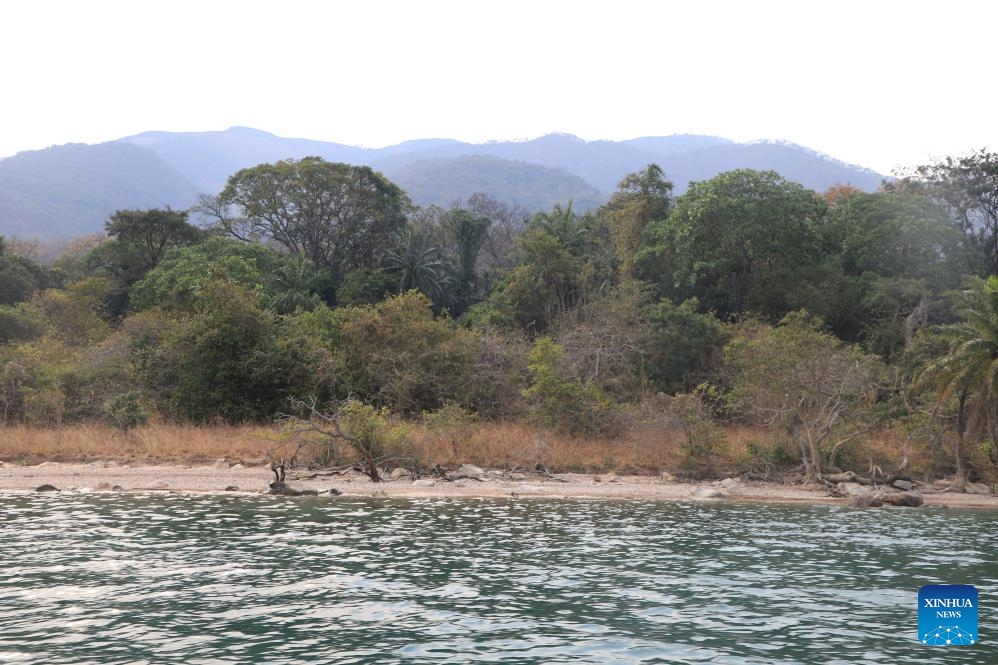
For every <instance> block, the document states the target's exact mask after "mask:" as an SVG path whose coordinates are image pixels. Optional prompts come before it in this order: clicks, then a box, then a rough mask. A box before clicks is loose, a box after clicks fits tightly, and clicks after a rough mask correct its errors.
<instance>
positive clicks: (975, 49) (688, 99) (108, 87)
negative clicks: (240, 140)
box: [0, 0, 998, 173]
mask: <svg viewBox="0 0 998 665" xmlns="http://www.w3.org/2000/svg"><path fill="white" fill-rule="evenodd" d="M7 14H8V16H7V18H8V20H7V21H6V22H5V27H6V30H4V31H3V33H4V34H3V37H4V38H3V39H0V56H2V57H3V58H4V60H5V61H6V62H8V63H17V66H16V67H10V68H9V70H8V72H6V75H5V81H4V91H5V99H6V100H7V105H6V106H5V108H4V111H3V119H4V121H5V122H4V126H5V128H6V130H7V131H6V132H4V133H3V135H2V136H0V157H7V156H11V155H13V154H15V153H17V152H21V151H25V150H35V149H42V148H45V147H48V146H51V145H60V144H64V143H71V142H72V143H99V142H103V141H108V140H113V139H117V138H121V137H125V136H129V135H134V134H138V133H141V132H145V131H174V132H186V131H212V130H220V129H224V128H228V127H232V126H245V127H255V128H260V129H262V130H265V131H267V132H270V133H273V134H275V135H277V136H282V137H303V138H310V139H313V140H321V141H330V142H335V143H342V144H346V145H354V146H363V147H370V148H377V147H383V146H388V145H394V144H397V143H399V142H401V141H403V140H411V139H418V138H426V137H442V138H453V139H456V140H460V141H465V142H469V143H482V142H487V141H507V140H529V139H530V138H535V137H538V136H543V135H545V134H549V133H552V132H560V133H568V134H573V135H575V136H578V137H580V138H582V139H585V140H590V141H591V140H601V139H606V140H614V141H620V140H626V139H630V138H636V137H642V136H668V135H671V134H699V135H709V136H720V137H724V138H728V139H731V140H733V141H737V142H749V141H757V140H776V141H787V142H791V143H796V144H799V145H802V146H806V147H808V148H811V149H813V150H815V151H817V152H820V153H823V154H826V155H829V156H832V157H834V158H836V159H839V160H841V161H844V162H847V163H850V164H856V165H860V166H864V167H867V168H870V169H873V170H876V171H879V172H881V173H890V172H891V171H893V170H894V169H895V168H897V167H899V166H908V165H914V164H920V163H924V162H926V161H929V160H931V159H934V158H939V157H943V156H946V155H953V154H962V153H965V152H967V151H970V150H974V149H980V148H991V149H994V148H996V147H998V125H996V124H995V123H994V122H993V120H992V111H991V109H993V108H994V106H995V104H994V101H995V97H998V92H995V91H993V90H992V89H991V88H990V87H988V86H986V85H984V86H982V85H981V82H982V81H986V80H988V76H989V74H990V72H989V68H990V66H989V63H990V62H991V60H992V57H991V55H992V54H991V52H990V51H991V48H990V43H991V39H990V37H991V35H990V31H991V26H992V25H994V23H995V19H998V6H994V5H987V4H980V3H975V4H972V3H970V2H965V1H962V0H956V1H955V2H951V3H947V5H946V6H945V8H942V9H941V8H940V7H939V5H938V4H937V3H932V4H929V3H910V2H904V3H902V2H893V1H885V2H881V3H874V4H869V3H860V2H856V1H851V0H845V1H843V2H836V3H834V4H832V3H810V4H807V5H800V4H799V3H791V2H779V1H775V0H772V1H769V2H760V3H752V4H751V5H746V4H744V3H737V2H725V1H716V2H703V3H697V4H696V5H695V6H688V5H673V4H666V3H662V4H658V5H648V4H646V3H639V2H636V1H624V2H621V3H616V4H614V5H613V7H610V6H608V5H579V4H577V3H568V2H558V1H552V2H546V3H529V2H522V1H516V0H514V1H512V2H504V3H501V4H500V3H488V2H482V3H462V2H455V1H450V0H437V1H433V0H427V1H426V2H421V3H418V4H416V3H405V2H395V1H391V0H383V1H381V2H369V3H364V4H363V5H355V4H351V5H344V4H329V5H326V4H315V3H309V2H304V1H295V0H290V1H289V2H286V3H282V5H281V6H280V7H275V6H274V5H273V4H272V3H263V2H240V3H235V2H222V1H220V2H213V3H194V2H190V1H188V0H178V1H177V2H171V3H169V4H167V3H162V2H155V1H154V2H149V3H141V4H136V3H128V2H120V1H116V0H95V2H93V3H86V4H79V3H71V2H65V1H60V0H49V1H44V0H42V1H40V2H37V3H31V4H24V3H18V4H15V5H12V6H11V7H9V8H8V9H7Z"/></svg>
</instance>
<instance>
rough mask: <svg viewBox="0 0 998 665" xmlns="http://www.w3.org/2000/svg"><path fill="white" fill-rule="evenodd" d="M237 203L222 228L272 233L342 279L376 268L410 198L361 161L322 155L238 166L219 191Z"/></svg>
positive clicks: (227, 202) (255, 236)
mask: <svg viewBox="0 0 998 665" xmlns="http://www.w3.org/2000/svg"><path fill="white" fill-rule="evenodd" d="M219 203H220V204H221V206H222V207H221V208H218V209H217V210H216V212H217V214H220V215H221V214H222V210H223V209H224V207H225V206H236V207H237V208H238V211H239V212H238V213H237V216H235V217H227V216H223V217H222V218H221V219H220V220H219V223H220V225H221V227H222V228H223V229H224V230H225V231H226V232H228V233H230V234H232V235H233V236H235V237H237V238H240V239H243V240H272V241H274V242H276V243H278V244H279V245H281V246H282V247H284V248H285V249H287V250H288V251H289V252H291V253H293V254H299V255H301V256H304V257H305V258H307V259H308V260H309V261H311V262H312V264H313V265H314V266H315V267H316V268H319V269H323V270H328V271H329V272H331V273H332V275H333V276H334V277H335V278H337V279H340V278H342V277H343V276H344V275H345V274H346V273H348V272H349V271H351V270H354V269H357V268H376V267H377V266H378V265H379V263H380V261H381V259H382V258H383V257H384V256H385V254H386V252H387V251H388V250H389V249H391V248H392V247H394V246H395V244H396V242H397V238H398V235H399V233H400V232H401V231H402V230H403V229H404V228H405V225H406V215H407V213H408V212H409V209H410V207H411V204H410V203H409V199H408V197H406V195H405V194H404V193H403V192H402V190H401V189H399V188H398V187H397V186H396V185H394V184H393V183H391V182H389V181H388V180H387V179H385V177H384V176H382V175H381V174H379V173H376V172H375V171H373V170H371V169H370V168H368V167H366V166H351V165H349V164H338V163H331V162H327V161H325V160H323V159H322V158H320V157H305V158H304V159H300V160H294V159H288V160H283V161H279V162H277V163H275V164H260V165H259V166H254V167H253V168H248V169H243V170H241V171H239V172H237V173H235V174H234V175H233V176H232V177H230V178H229V182H228V184H227V185H226V187H225V189H224V190H222V193H221V195H220V197H219Z"/></svg>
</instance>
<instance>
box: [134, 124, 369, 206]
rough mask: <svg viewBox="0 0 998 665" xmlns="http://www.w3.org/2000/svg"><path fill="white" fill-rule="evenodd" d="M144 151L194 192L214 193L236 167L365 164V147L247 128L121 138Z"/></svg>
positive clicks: (366, 158)
mask: <svg viewBox="0 0 998 665" xmlns="http://www.w3.org/2000/svg"><path fill="white" fill-rule="evenodd" d="M120 141H121V142H123V143H131V144H134V145H138V146H142V147H143V148H148V149H149V150H151V151H152V152H154V153H156V154H157V155H159V156H160V157H161V158H162V159H163V161H164V162H166V163H167V164H169V165H170V166H172V167H173V168H174V169H176V171H177V172H178V173H181V174H183V176H184V177H185V178H187V179H188V180H190V181H191V182H192V183H194V184H195V185H196V186H197V188H198V191H201V192H211V193H217V192H219V191H221V189H222V188H223V187H225V181H226V180H228V178H229V176H230V175H232V174H233V173H235V172H236V171H238V170H239V169H243V168H247V167H249V166H256V165H257V164H263V163H267V162H276V161H278V160H280V159H289V158H295V159H300V158H302V157H308V156H310V155H315V156H318V157H322V158H323V159H325V160H327V161H330V162H346V163H348V164H366V163H367V160H368V152H369V151H367V150H365V149H364V148H355V147H353V146H348V145H342V144H339V143H329V142H325V141H311V140H308V139H289V138H282V137H278V136H274V135H273V134H269V133H267V132H263V131H260V130H258V129H251V128H249V127H231V128H229V129H227V130H225V131H221V132H145V133H143V134H137V135H135V136H129V137H126V138H123V139H120Z"/></svg>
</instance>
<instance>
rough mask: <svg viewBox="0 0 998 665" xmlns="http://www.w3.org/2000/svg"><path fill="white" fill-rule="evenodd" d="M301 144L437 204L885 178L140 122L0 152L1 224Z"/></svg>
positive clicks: (712, 149) (818, 167) (868, 185)
mask: <svg viewBox="0 0 998 665" xmlns="http://www.w3.org/2000/svg"><path fill="white" fill-rule="evenodd" d="M309 155H317V156H319V157H322V158H324V159H327V160H329V161H334V162H347V163H351V164H362V165H367V166H371V167H373V168H375V169H377V170H379V171H382V172H383V173H385V175H387V176H388V177H389V178H390V179H392V180H395V181H396V182H397V183H398V184H399V185H400V186H402V188H403V189H405V190H407V191H408V193H409V194H410V196H411V197H412V198H413V200H414V201H416V202H417V203H420V204H423V205H426V204H431V203H433V204H437V205H442V206H447V205H449V204H450V203H452V202H453V201H454V200H455V199H458V198H467V197H468V196H469V195H470V194H472V193H474V192H475V191H485V192H488V193H490V194H492V195H493V196H495V197H496V198H499V199H503V200H506V201H509V202H511V203H517V204H518V205H520V206H522V207H523V208H524V209H526V210H527V211H529V212H535V211H537V210H543V209H547V208H550V207H551V205H553V203H555V202H566V201H567V200H568V199H573V201H574V203H575V206H576V209H577V210H583V209H586V208H589V207H592V206H596V205H599V203H601V202H602V201H605V200H606V199H607V198H608V197H609V195H610V194H611V193H612V192H613V191H614V190H615V189H616V187H617V184H618V183H619V182H620V180H621V179H622V178H623V177H624V176H625V175H627V174H628V173H632V172H634V171H638V170H640V169H642V168H644V167H645V166H646V165H647V164H649V163H651V162H654V163H656V164H658V165H659V166H661V167H662V169H663V170H664V171H665V174H666V176H667V177H668V178H669V179H670V180H672V181H673V183H674V184H675V192H676V194H681V193H682V192H684V191H685V190H686V188H687V185H688V183H689V182H690V181H697V180H707V179H709V178H712V177H714V176H715V175H717V174H718V173H721V172H723V171H730V170H732V169H736V168H754V169H764V170H774V171H777V172H778V173H780V175H782V176H784V177H785V178H787V179H788V180H792V181H795V182H799V183H801V184H803V185H804V186H806V187H809V188H811V189H815V190H817V191H823V190H825V189H827V188H828V187H830V186H831V185H834V184H847V183H848V184H851V185H853V186H855V187H857V188H859V189H861V190H865V191H873V190H875V189H876V188H877V187H878V186H879V185H880V183H881V180H882V179H883V176H881V175H880V174H878V173H875V172H873V171H871V170H869V169H863V168H860V167H857V166H853V165H850V164H846V163H844V162H841V161H838V160H836V159H833V158H831V157H828V156H826V155H821V154H818V153H817V152H815V151H813V150H810V149H808V148H805V147H803V146H799V145H794V144H790V143H780V142H759V143H735V142H734V141H730V140H728V139H724V138H720V137H716V136H699V135H690V134H677V135H672V136H646V137H641V138H636V139H631V140H629V141H619V142H615V141H584V140H582V139H580V138H578V137H575V136H572V135H570V134H549V135H547V136H542V137H540V138H536V139H533V140H530V141H497V142H490V143H483V144H471V143H464V142H461V141H455V140H452V139H418V140H413V141H406V142H404V143H400V144H398V145H394V146H390V147H387V148H378V149H371V148H361V147H354V146H348V145H343V144H340V143H332V142H327V141H312V140H309V139H291V138H282V137H278V136H274V135H273V134H270V133H267V132H264V131H260V130H257V129H251V128H248V127H232V128H230V129H227V130H224V131H211V132H186V133H184V132H180V133H177V132H145V133H143V134H137V135H135V136H129V137H126V138H123V139H120V140H118V141H114V142H110V143H102V144H98V145H92V146H88V145H77V144H74V145H66V146H59V147H54V148H49V149H47V150H38V151H32V152H25V153H20V154H18V155H15V156H14V157H9V158H7V159H0V234H8V235H9V234H18V235H25V236H37V237H57V236H63V237H65V236H76V235H83V234H86V233H92V232H94V231H96V230H98V229H99V228H100V227H101V225H102V224H103V223H104V221H105V220H106V219H107V216H108V215H109V214H110V213H111V212H113V211H114V210H117V209H120V208H130V207H153V206H163V205H171V206H173V207H175V208H186V207H188V206H189V205H191V204H192V203H193V201H194V200H195V198H196V193H197V192H207V193H217V192H219V191H220V190H221V189H222V187H224V185H225V182H226V180H227V179H228V177H229V176H230V175H232V174H233V173H235V172H236V171H238V170H239V169H242V168H247V167H250V166H256V165H257V164H262V163H268V162H275V161H277V160H280V159H288V158H295V159H300V158H302V157H306V156H309Z"/></svg>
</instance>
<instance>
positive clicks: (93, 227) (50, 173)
mask: <svg viewBox="0 0 998 665" xmlns="http://www.w3.org/2000/svg"><path fill="white" fill-rule="evenodd" d="M197 193H198V189H197V188H196V187H195V186H194V185H193V184H192V183H191V182H190V181H189V180H187V179H186V178H184V177H183V176H182V175H180V173H178V172H177V171H176V170H174V169H173V168H171V167H170V166H168V165H167V164H166V163H164V161H163V160H162V159H160V158H159V157H158V156H157V155H156V154H155V153H153V152H151V151H149V150H146V149H144V148H140V147H139V146H136V145H131V144H129V143H101V144H98V145H84V144H69V145H63V146H57V147H52V148H47V149H45V150H33V151H29V152H22V153H18V154H17V155H14V156H13V157H8V158H6V159H2V160H0V235H20V236H23V237H34V238H56V237H67V236H79V235H84V234H87V233H93V232H95V231H98V230H99V229H100V228H101V227H102V226H103V225H104V222H105V221H106V220H107V218H108V216H109V215H110V214H112V213H113V212H114V211H115V210H120V209H125V208H153V207H164V206H171V207H173V208H177V209H184V208H188V207H190V206H191V205H192V204H193V203H194V201H195V200H196V198H197Z"/></svg>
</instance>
